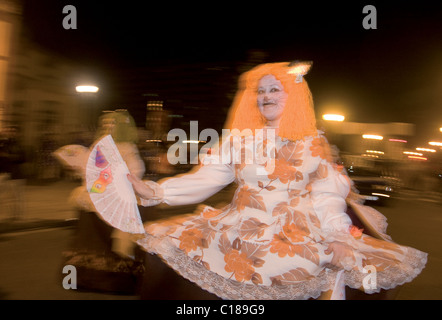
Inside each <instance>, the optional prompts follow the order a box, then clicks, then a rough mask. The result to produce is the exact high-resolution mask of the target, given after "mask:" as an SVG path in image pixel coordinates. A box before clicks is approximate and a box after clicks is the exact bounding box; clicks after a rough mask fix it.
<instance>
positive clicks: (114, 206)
mask: <svg viewBox="0 0 442 320" xmlns="http://www.w3.org/2000/svg"><path fill="white" fill-rule="evenodd" d="M128 173H129V169H128V168H127V165H126V163H125V162H124V160H123V158H122V157H121V155H120V153H119V151H118V149H117V146H116V145H115V143H114V140H113V139H112V136H110V135H107V136H105V137H104V138H102V139H101V140H99V141H98V142H97V143H96V144H95V146H94V148H93V149H92V151H91V153H90V155H89V159H88V162H87V166H86V187H87V190H88V191H89V195H90V198H91V200H92V203H93V204H94V206H95V209H96V210H97V212H98V213H99V214H100V215H101V217H102V218H103V220H105V221H106V222H107V223H109V224H110V225H111V226H113V227H115V228H117V229H120V230H122V231H125V232H130V233H144V228H143V223H142V221H141V217H140V212H139V210H138V206H137V199H136V197H135V193H134V191H133V188H132V184H131V183H130V182H129V180H128V179H127V174H128Z"/></svg>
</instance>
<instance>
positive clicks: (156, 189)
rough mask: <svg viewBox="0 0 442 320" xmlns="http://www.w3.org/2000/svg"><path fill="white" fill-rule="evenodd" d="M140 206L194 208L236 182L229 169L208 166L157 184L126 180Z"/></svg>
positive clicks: (218, 165)
mask: <svg viewBox="0 0 442 320" xmlns="http://www.w3.org/2000/svg"><path fill="white" fill-rule="evenodd" d="M128 179H129V181H130V182H131V183H132V185H133V187H134V190H135V192H136V193H137V194H138V195H139V196H140V198H141V205H143V206H152V205H156V204H159V203H162V202H164V203H166V204H168V205H171V206H177V205H187V204H194V203H199V202H201V201H204V200H205V199H207V198H209V197H210V196H212V195H214V194H215V193H217V192H218V191H220V190H221V189H222V188H224V187H225V186H227V185H229V184H230V183H232V182H233V181H234V179H235V175H234V172H233V170H232V168H231V166H230V165H225V164H210V165H205V166H202V167H199V168H198V169H196V170H193V171H191V172H189V173H186V174H183V175H180V176H176V177H172V178H166V179H164V180H161V181H160V182H159V183H155V182H153V181H141V180H139V179H135V178H134V176H133V175H129V176H128Z"/></svg>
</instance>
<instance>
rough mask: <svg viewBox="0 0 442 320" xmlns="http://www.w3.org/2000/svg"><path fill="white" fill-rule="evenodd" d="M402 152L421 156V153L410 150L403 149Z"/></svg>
mask: <svg viewBox="0 0 442 320" xmlns="http://www.w3.org/2000/svg"><path fill="white" fill-rule="evenodd" d="M403 154H411V155H413V156H423V154H422V153H419V152H411V151H404V152H403Z"/></svg>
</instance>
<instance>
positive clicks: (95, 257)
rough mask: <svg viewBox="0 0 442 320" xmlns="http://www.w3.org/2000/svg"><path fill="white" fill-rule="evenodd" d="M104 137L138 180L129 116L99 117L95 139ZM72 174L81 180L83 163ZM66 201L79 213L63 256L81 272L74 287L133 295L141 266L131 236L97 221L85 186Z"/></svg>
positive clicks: (141, 164)
mask: <svg viewBox="0 0 442 320" xmlns="http://www.w3.org/2000/svg"><path fill="white" fill-rule="evenodd" d="M106 135H111V136H112V138H113V140H114V141H115V145H116V146H117V148H118V151H119V152H120V154H121V156H122V158H123V159H124V161H125V162H126V164H127V167H128V169H129V171H130V173H131V174H132V175H133V176H134V177H136V178H137V179H141V178H142V177H143V175H144V171H145V166H144V162H143V160H142V159H141V157H140V155H139V152H138V148H137V145H136V143H137V128H136V126H135V121H134V120H133V118H132V116H131V115H130V114H129V113H128V112H127V111H126V110H121V109H119V110H116V111H112V112H107V113H105V114H103V115H102V116H101V117H100V119H99V128H98V130H97V133H96V136H95V139H96V141H98V140H99V139H100V138H102V137H103V136H106ZM91 148H92V147H91ZM85 160H87V158H85ZM76 170H77V171H78V172H79V173H80V174H81V176H84V175H85V171H86V161H84V164H83V165H82V166H80V167H78V168H76ZM69 201H70V203H71V205H72V206H73V207H74V208H76V209H77V210H78V212H79V222H78V228H77V231H76V234H75V236H74V238H73V241H72V243H71V244H70V246H69V248H68V250H66V251H65V252H64V256H65V262H64V263H65V264H70V265H74V266H75V267H76V268H77V269H79V270H81V271H79V272H78V280H77V285H78V287H79V288H82V289H92V290H96V291H107V292H116V293H117V292H118V293H130V294H133V293H135V289H136V282H137V277H138V276H139V275H141V274H142V271H143V266H142V264H141V262H140V261H137V260H136V259H135V256H134V255H135V248H134V242H133V239H132V237H133V236H132V235H131V234H129V233H126V232H123V231H120V230H118V229H115V228H113V227H111V226H109V225H108V224H107V223H105V222H104V221H103V220H102V219H101V218H100V217H99V215H98V213H97V212H96V209H95V206H94V205H93V203H92V201H91V199H90V196H89V193H88V190H87V188H86V183H83V185H82V186H80V187H77V188H76V189H74V191H73V192H72V193H71V196H70V199H69Z"/></svg>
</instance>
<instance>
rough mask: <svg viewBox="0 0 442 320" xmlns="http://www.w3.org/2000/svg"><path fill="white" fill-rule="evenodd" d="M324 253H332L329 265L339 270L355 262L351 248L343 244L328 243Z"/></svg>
mask: <svg viewBox="0 0 442 320" xmlns="http://www.w3.org/2000/svg"><path fill="white" fill-rule="evenodd" d="M324 253H325V254H331V253H333V258H332V261H331V264H333V265H335V266H337V267H340V268H345V266H346V265H349V264H351V263H352V262H353V261H354V260H355V257H354V254H353V248H352V247H351V246H349V245H348V244H345V243H343V242H338V241H334V242H332V243H330V244H329V246H328V248H327V250H325V251H324Z"/></svg>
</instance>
